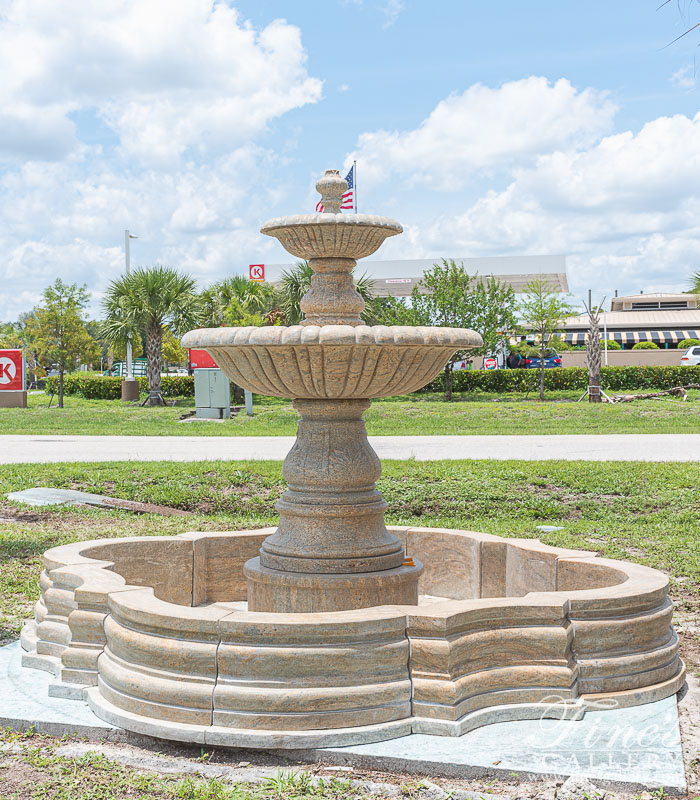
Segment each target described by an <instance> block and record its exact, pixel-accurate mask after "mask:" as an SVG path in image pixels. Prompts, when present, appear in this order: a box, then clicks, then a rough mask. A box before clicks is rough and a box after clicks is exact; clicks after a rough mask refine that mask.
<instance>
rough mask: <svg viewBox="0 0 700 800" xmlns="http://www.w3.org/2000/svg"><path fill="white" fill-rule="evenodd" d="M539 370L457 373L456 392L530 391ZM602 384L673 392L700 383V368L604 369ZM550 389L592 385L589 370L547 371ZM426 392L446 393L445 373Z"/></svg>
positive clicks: (616, 388) (607, 387)
mask: <svg viewBox="0 0 700 800" xmlns="http://www.w3.org/2000/svg"><path fill="white" fill-rule="evenodd" d="M538 375H539V371H538V370H536V369H497V370H482V369H474V370H460V371H459V372H455V373H454V376H453V378H454V381H453V383H454V385H453V391H455V392H476V391H481V392H527V391H535V390H536V388H537V380H538ZM600 377H601V383H602V386H603V388H604V389H605V390H611V391H614V392H617V391H629V390H634V389H670V388H672V387H673V386H683V385H684V384H688V383H700V366H692V367H681V366H666V367H662V366H644V367H603V368H602V369H601V370H600ZM544 385H545V389H547V390H550V391H552V390H556V391H563V390H567V389H580V390H581V391H584V390H585V389H586V387H587V386H588V371H587V370H586V369H585V367H562V368H556V369H546V370H545V371H544ZM424 391H430V392H442V391H443V375H442V373H441V374H440V375H439V376H438V377H437V378H436V379H435V380H434V381H433V382H432V383H430V384H428V386H426V388H425V390H424Z"/></svg>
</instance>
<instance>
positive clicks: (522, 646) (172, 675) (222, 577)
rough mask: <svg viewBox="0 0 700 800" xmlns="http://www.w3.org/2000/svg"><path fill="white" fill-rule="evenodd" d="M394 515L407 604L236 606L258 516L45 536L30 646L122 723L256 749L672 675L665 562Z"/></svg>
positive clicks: (346, 737) (621, 696)
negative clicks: (258, 609)
mask: <svg viewBox="0 0 700 800" xmlns="http://www.w3.org/2000/svg"><path fill="white" fill-rule="evenodd" d="M391 531H392V532H393V533H395V534H396V535H397V536H399V537H400V538H401V539H402V540H403V542H404V543H405V547H406V551H407V554H408V555H409V556H413V557H414V558H417V559H420V560H421V561H422V562H423V563H424V565H425V571H424V573H423V577H422V579H421V586H420V592H421V594H422V595H424V596H425V597H424V601H423V603H424V604H423V605H421V606H418V607H415V606H383V607H379V608H372V609H360V610H358V611H352V612H336V613H332V614H320V615H316V614H290V615H283V614H267V613H251V612H247V611H246V610H245V605H244V604H243V603H242V601H243V600H244V598H245V578H244V575H243V565H244V564H245V562H246V561H247V560H248V558H250V557H251V556H252V555H254V554H255V553H256V552H257V549H258V548H259V546H260V543H261V542H262V540H263V539H264V538H265V537H266V536H267V535H268V534H269V533H270V530H269V529H266V530H261V531H244V532H240V533H210V534H198V533H191V534H183V535H182V536H179V537H152V538H149V537H144V538H141V539H134V540H108V541H104V542H92V543H79V544H74V545H66V546H64V547H60V548H55V549H54V550H51V551H48V552H47V553H46V554H45V557H44V562H45V572H44V574H43V575H42V597H41V599H40V600H39V602H38V603H37V607H36V614H35V621H34V622H33V623H31V624H29V625H28V626H27V627H26V628H25V631H24V632H23V647H24V649H25V651H26V652H25V661H26V663H27V664H28V665H30V666H38V667H40V668H44V669H49V670H51V671H53V672H54V673H55V674H56V675H57V676H59V677H60V678H61V680H62V681H63V684H64V685H76V686H93V687H95V688H92V689H90V691H89V699H90V702H91V704H92V706H93V708H95V710H96V711H97V713H98V714H99V715H100V716H101V717H103V718H105V719H108V720H110V721H112V722H114V723H115V724H117V725H121V726H123V727H126V728H129V729H133V730H138V731H141V732H143V733H151V734H153V735H157V736H164V737H166V738H180V739H183V740H186V741H198V742H203V741H207V742H209V743H218V744H231V745H236V746H237V745H240V744H245V743H247V744H248V746H260V747H266V746H269V747H300V746H316V745H319V744H326V745H330V744H342V743H350V742H354V741H370V740H377V739H381V738H391V737H394V736H398V735H402V734H405V733H407V732H409V731H410V730H413V731H420V732H426V733H439V734H445V735H459V734H460V733H463V732H465V731H466V730H468V729H470V728H471V727H475V726H476V725H480V724H484V723H485V722H488V721H491V720H492V719H494V718H495V716H494V715H498V718H499V719H502V718H504V717H503V715H504V713H510V714H513V715H516V716H517V718H522V717H523V716H527V715H528V714H533V715H536V716H541V715H542V713H543V707H542V705H537V704H541V703H542V702H547V703H552V702H553V701H554V700H556V702H555V703H554V704H553V705H551V707H548V712H547V713H550V714H561V713H565V712H566V713H571V712H572V711H574V712H575V713H582V711H583V710H584V709H585V708H586V707H589V706H590V705H591V704H593V703H597V702H598V701H600V700H605V701H606V702H614V703H615V704H617V705H633V704H639V703H643V702H649V701H652V700H655V699H658V698H661V697H665V696H668V695H669V694H672V693H673V692H675V691H677V690H678V689H679V688H680V686H681V685H682V683H683V679H684V668H683V665H682V662H681V661H680V659H679V657H678V639H677V637H676V634H675V632H674V630H673V627H672V625H671V614H672V606H671V603H670V601H669V599H668V580H667V578H666V577H665V576H664V575H663V574H662V573H660V572H658V571H656V570H653V569H649V568H647V567H642V566H639V565H635V564H630V563H626V562H621V561H611V560H607V559H599V558H597V557H595V556H591V554H590V553H587V552H584V551H575V550H565V549H562V548H552V547H547V546H545V545H542V544H541V543H539V542H538V541H536V540H516V539H501V538H499V537H496V536H490V535H488V534H481V533H475V532H469V531H454V530H443V529H429V528H422V529H421V528H396V527H395V528H391ZM166 553H167V554H168V557H169V558H171V559H172V561H171V563H170V564H168V570H167V571H164V570H163V569H160V570H157V569H155V565H157V564H161V565H162V564H164V563H167V562H164V560H163V558H162V556H163V554H166ZM88 554H89V556H88ZM90 556H91V557H90ZM107 556H109V558H110V559H111V560H109V559H108V558H107ZM98 559H99V560H98ZM168 574H169V575H171V576H176V577H177V580H178V581H179V582H180V585H178V586H173V585H172V584H171V582H170V581H168V580H167V575H168ZM188 575H189V576H190V577H189V580H190V582H189V588H188V585H187V576H188ZM136 580H139V581H141V582H142V586H140V587H139V586H134V585H133V584H131V583H130V582H131V581H136ZM149 581H150V582H151V583H152V584H153V586H149V585H146V584H148V582H149ZM157 593H159V594H160V597H159V596H156V594H157ZM175 598H177V599H179V600H181V601H182V602H181V603H179V604H178V603H177V602H175V601H174V600H175ZM504 709H506V711H504ZM251 737H252V738H251Z"/></svg>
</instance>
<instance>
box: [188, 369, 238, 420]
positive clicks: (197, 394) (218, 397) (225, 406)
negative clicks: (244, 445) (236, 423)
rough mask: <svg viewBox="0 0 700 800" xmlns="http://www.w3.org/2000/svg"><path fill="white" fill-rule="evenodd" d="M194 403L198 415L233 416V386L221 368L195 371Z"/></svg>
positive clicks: (212, 416) (224, 417) (205, 416)
mask: <svg viewBox="0 0 700 800" xmlns="http://www.w3.org/2000/svg"><path fill="white" fill-rule="evenodd" d="M194 404H195V406H196V409H197V412H196V413H197V416H198V417H204V418H205V419H228V418H229V417H230V416H231V386H230V383H229V379H228V378H227V377H226V376H225V375H224V373H223V372H222V371H221V370H220V369H196V370H195V371H194Z"/></svg>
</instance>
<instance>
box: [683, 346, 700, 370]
mask: <svg viewBox="0 0 700 800" xmlns="http://www.w3.org/2000/svg"><path fill="white" fill-rule="evenodd" d="M698 364H700V345H697V344H694V345H693V346H692V347H689V348H688V349H687V350H686V351H685V353H683V355H682V357H681V366H682V367H695V366H697V365H698Z"/></svg>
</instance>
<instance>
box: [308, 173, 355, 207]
mask: <svg viewBox="0 0 700 800" xmlns="http://www.w3.org/2000/svg"><path fill="white" fill-rule="evenodd" d="M347 190H348V182H347V181H346V180H345V178H341V177H340V173H339V172H338V170H337V169H327V170H326V171H325V173H324V174H323V177H322V178H321V179H320V180H319V181H318V182H317V183H316V191H317V192H318V193H319V194H320V195H321V205H322V206H323V213H324V214H338V213H340V204H341V203H342V201H343V195H344V194H345V192H347Z"/></svg>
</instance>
